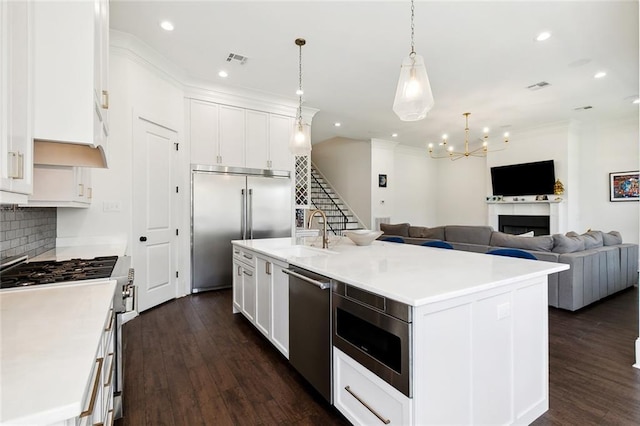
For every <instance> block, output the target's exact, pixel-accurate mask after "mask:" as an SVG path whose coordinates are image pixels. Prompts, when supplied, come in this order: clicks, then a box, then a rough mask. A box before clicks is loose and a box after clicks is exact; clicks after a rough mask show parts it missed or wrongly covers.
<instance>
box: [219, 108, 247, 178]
mask: <svg viewBox="0 0 640 426" xmlns="http://www.w3.org/2000/svg"><path fill="white" fill-rule="evenodd" d="M218 117H219V120H220V121H219V122H218V126H219V129H220V139H219V146H220V148H219V150H220V154H219V155H220V163H221V164H223V165H225V166H229V167H244V166H245V146H244V141H245V110H244V109H242V108H236V107H232V106H228V105H220V106H219V112H218Z"/></svg>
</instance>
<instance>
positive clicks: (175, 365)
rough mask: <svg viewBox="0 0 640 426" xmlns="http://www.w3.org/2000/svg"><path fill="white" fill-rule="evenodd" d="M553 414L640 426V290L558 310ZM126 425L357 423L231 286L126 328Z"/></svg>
mask: <svg viewBox="0 0 640 426" xmlns="http://www.w3.org/2000/svg"><path fill="white" fill-rule="evenodd" d="M549 329H550V330H549V346H550V348H549V366H550V367H549V370H550V371H549V384H550V386H549V387H550V391H549V394H550V409H549V411H548V412H547V413H545V414H544V415H543V416H542V417H540V418H539V419H537V420H536V421H535V422H534V424H535V425H614V424H615V425H637V424H640V370H638V369H635V368H633V367H632V364H633V363H634V361H635V354H634V342H635V339H636V338H637V337H638V289H637V288H633V289H630V290H627V291H624V292H622V293H619V294H617V295H615V296H613V297H610V298H608V299H606V300H604V301H601V302H600V303H597V304H595V305H592V306H590V307H587V308H585V309H582V310H580V311H578V312H566V311H562V310H558V309H553V308H550V309H549ZM123 333H124V340H125V350H124V357H125V366H126V367H125V388H124V418H123V419H121V420H118V421H117V422H116V425H118V426H125V425H127V426H144V425H149V426H158V425H177V426H182V425H188V426H193V425H347V424H348V422H347V421H346V420H345V419H344V418H343V417H342V416H341V415H340V413H338V412H337V411H336V410H335V408H333V407H331V406H330V405H329V404H327V403H326V402H325V401H324V400H323V399H322V398H321V397H320V396H319V395H317V394H316V393H315V391H314V390H313V389H312V388H311V387H310V386H309V385H308V384H307V383H306V382H305V381H304V379H303V378H302V377H301V376H300V375H299V374H298V373H297V372H296V371H295V370H294V369H293V368H292V367H290V366H289V364H288V362H287V360H286V359H285V358H284V357H283V356H281V355H280V353H279V352H278V351H277V350H276V349H275V348H274V347H273V346H271V344H270V343H269V342H268V341H267V340H266V339H265V338H264V337H263V336H262V335H261V334H260V333H259V332H258V331H257V330H256V329H255V328H253V326H252V325H251V324H250V323H249V322H248V321H247V320H245V318H244V317H243V316H242V315H240V314H238V315H232V314H231V290H221V291H216V292H208V293H201V294H198V295H191V296H187V297H183V298H181V299H177V300H174V301H171V302H167V303H165V304H164V305H161V306H158V307H156V308H154V309H151V310H149V311H146V312H144V313H143V314H141V315H140V316H139V317H137V318H135V319H134V320H132V321H129V322H128V323H126V324H125V325H124V331H123Z"/></svg>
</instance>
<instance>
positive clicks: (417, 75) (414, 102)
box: [393, 0, 433, 121]
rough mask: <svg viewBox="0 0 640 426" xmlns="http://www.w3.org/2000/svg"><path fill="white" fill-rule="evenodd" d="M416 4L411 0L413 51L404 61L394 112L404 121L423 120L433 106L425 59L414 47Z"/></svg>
mask: <svg viewBox="0 0 640 426" xmlns="http://www.w3.org/2000/svg"><path fill="white" fill-rule="evenodd" d="M413 18H414V6H413V0H411V53H409V56H408V57H406V58H405V59H404V60H403V61H402V65H401V66H400V78H399V80H398V87H397V88H396V97H395V99H394V101H393V112H395V113H396V115H397V116H398V117H399V118H400V120H402V121H416V120H422V119H423V118H425V117H426V116H427V112H429V110H430V109H431V108H432V107H433V93H431V85H430V84H429V77H428V76H427V69H426V68H425V66H424V59H422V56H420V55H417V54H416V52H415V49H414V25H413Z"/></svg>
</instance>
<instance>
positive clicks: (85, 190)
mask: <svg viewBox="0 0 640 426" xmlns="http://www.w3.org/2000/svg"><path fill="white" fill-rule="evenodd" d="M33 176H34V186H33V194H31V195H30V196H29V202H28V204H27V205H28V206H30V207H84V208H88V207H89V205H90V204H91V199H92V197H93V189H92V187H91V169H90V168H86V167H71V166H44V165H36V166H35V167H34V168H33Z"/></svg>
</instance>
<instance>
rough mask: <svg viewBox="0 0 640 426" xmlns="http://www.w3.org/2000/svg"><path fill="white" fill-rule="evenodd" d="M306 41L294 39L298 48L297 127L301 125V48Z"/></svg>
mask: <svg viewBox="0 0 640 426" xmlns="http://www.w3.org/2000/svg"><path fill="white" fill-rule="evenodd" d="M305 43H306V41H305V40H304V39H296V44H297V45H298V47H299V48H300V50H299V54H298V90H299V92H298V93H300V94H299V95H298V125H302V93H303V92H302V46H304V45H305Z"/></svg>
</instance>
